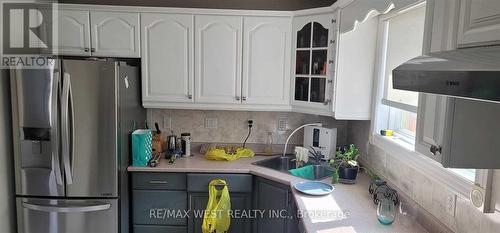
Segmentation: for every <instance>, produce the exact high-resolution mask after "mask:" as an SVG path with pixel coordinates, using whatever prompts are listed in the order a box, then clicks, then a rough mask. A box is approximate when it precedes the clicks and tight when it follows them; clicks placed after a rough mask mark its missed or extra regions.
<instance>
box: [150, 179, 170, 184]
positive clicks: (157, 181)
mask: <svg viewBox="0 0 500 233" xmlns="http://www.w3.org/2000/svg"><path fill="white" fill-rule="evenodd" d="M149 183H150V184H167V181H166V180H150V181H149Z"/></svg>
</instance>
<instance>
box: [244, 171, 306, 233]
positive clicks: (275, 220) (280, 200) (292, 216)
mask: <svg viewBox="0 0 500 233" xmlns="http://www.w3.org/2000/svg"><path fill="white" fill-rule="evenodd" d="M253 208H254V209H255V210H257V211H259V212H261V213H263V214H262V215H260V216H259V217H258V218H256V219H254V224H253V232H254V233H268V232H273V233H295V232H298V219H297V218H296V207H295V200H294V199H293V195H292V193H291V191H290V188H289V186H288V185H284V184H281V183H278V182H274V181H271V180H267V179H264V178H261V177H256V178H255V179H254V189H253Z"/></svg>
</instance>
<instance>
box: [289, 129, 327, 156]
mask: <svg viewBox="0 0 500 233" xmlns="http://www.w3.org/2000/svg"><path fill="white" fill-rule="evenodd" d="M306 126H319V127H322V126H323V124H322V123H310V124H305V125H301V126H299V127H298V128H296V129H295V130H294V131H292V133H291V134H290V135H288V138H287V139H286V141H285V149H284V150H283V156H286V147H287V146H288V141H290V138H291V137H292V135H293V134H295V133H296V132H297V131H299V130H300V129H302V128H304V127H306Z"/></svg>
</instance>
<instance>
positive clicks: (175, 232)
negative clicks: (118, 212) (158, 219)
mask: <svg viewBox="0 0 500 233" xmlns="http://www.w3.org/2000/svg"><path fill="white" fill-rule="evenodd" d="M133 228H134V230H133V233H167V232H168V233H186V232H187V227H181V226H148V225H134V227H133Z"/></svg>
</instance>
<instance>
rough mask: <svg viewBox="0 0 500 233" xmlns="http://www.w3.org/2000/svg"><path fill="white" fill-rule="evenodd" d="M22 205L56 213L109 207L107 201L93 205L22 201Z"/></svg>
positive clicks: (79, 211) (88, 210) (91, 210)
mask: <svg viewBox="0 0 500 233" xmlns="http://www.w3.org/2000/svg"><path fill="white" fill-rule="evenodd" d="M23 207H24V208H26V209H30V210H36V211H42V212H56V213H81V212H96V211H102V210H107V209H109V208H111V204H109V203H97V204H95V205H85V206H82V205H76V206H71V205H40V204H33V203H29V202H23Z"/></svg>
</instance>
